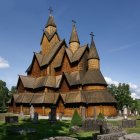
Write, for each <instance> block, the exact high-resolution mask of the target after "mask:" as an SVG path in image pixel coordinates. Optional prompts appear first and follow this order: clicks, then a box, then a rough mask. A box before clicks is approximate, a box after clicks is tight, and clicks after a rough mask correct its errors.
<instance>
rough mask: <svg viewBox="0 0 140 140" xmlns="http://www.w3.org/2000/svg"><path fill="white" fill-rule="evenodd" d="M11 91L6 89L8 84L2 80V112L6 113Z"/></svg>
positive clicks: (0, 83) (0, 94) (0, 92)
mask: <svg viewBox="0 0 140 140" xmlns="http://www.w3.org/2000/svg"><path fill="white" fill-rule="evenodd" d="M8 93H9V90H8V88H7V87H6V82H4V81H2V80H0V111H4V110H5V108H6V102H7V101H8Z"/></svg>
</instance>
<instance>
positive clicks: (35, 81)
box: [19, 75, 62, 89]
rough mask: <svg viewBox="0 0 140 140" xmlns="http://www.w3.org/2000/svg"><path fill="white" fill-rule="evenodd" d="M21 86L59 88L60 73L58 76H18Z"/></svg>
mask: <svg viewBox="0 0 140 140" xmlns="http://www.w3.org/2000/svg"><path fill="white" fill-rule="evenodd" d="M19 78H20V79H21V81H22V83H23V86H24V87H25V88H31V89H36V88H40V87H52V88H59V86H60V82H61V79H62V75H58V76H50V75H48V76H42V77H37V78H35V77H31V76H21V75H20V76H19Z"/></svg>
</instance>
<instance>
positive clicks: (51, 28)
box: [45, 7, 56, 34]
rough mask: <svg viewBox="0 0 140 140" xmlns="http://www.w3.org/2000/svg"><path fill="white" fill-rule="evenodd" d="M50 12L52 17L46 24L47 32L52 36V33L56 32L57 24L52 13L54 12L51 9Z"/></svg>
mask: <svg viewBox="0 0 140 140" xmlns="http://www.w3.org/2000/svg"><path fill="white" fill-rule="evenodd" d="M49 11H50V15H49V18H48V21H47V24H46V26H45V30H46V31H47V32H48V33H49V34H51V33H53V32H55V31H56V24H55V22H54V17H53V16H52V15H51V13H52V11H53V10H52V8H51V7H50V8H49Z"/></svg>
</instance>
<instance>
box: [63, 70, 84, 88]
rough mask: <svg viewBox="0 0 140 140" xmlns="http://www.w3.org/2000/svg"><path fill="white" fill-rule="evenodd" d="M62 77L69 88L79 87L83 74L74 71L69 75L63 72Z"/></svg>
mask: <svg viewBox="0 0 140 140" xmlns="http://www.w3.org/2000/svg"><path fill="white" fill-rule="evenodd" d="M64 75H65V77H66V79H67V81H68V83H69V85H70V86H74V85H81V84H82V79H83V77H84V72H83V71H74V72H71V73H68V72H65V73H64Z"/></svg>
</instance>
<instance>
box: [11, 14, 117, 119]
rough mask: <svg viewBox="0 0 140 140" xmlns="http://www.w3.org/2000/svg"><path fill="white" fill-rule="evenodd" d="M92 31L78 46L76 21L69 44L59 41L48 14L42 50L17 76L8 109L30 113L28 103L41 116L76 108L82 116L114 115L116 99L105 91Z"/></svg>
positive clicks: (64, 114)
mask: <svg viewBox="0 0 140 140" xmlns="http://www.w3.org/2000/svg"><path fill="white" fill-rule="evenodd" d="M93 36H94V35H93V33H91V44H90V45H89V46H88V44H86V45H82V46H81V45H80V40H79V38H78V33H77V31H76V27H75V23H74V24H73V27H72V32H71V36H70V39H69V45H67V43H66V41H65V39H63V40H61V38H60V37H59V35H58V32H57V26H56V24H55V22H54V17H53V16H52V15H51V14H50V15H49V18H48V21H47V24H46V26H45V29H44V31H43V35H42V39H41V42H40V46H41V51H40V52H38V53H34V55H33V59H32V62H31V64H30V66H29V67H28V69H27V70H26V72H27V76H23V75H19V79H18V82H17V93H16V94H14V95H13V98H12V100H11V103H10V104H9V111H10V112H14V113H20V112H21V111H23V113H24V114H29V112H30V107H31V105H32V106H33V107H34V109H35V111H36V112H38V113H39V114H40V115H48V114H49V112H50V111H51V109H52V107H55V109H56V113H57V114H60V113H62V114H63V116H72V115H73V112H74V110H75V109H77V111H78V112H79V114H80V115H81V116H82V117H93V116H94V115H95V113H96V115H98V114H99V113H100V112H101V113H103V114H104V115H105V116H116V114H117V110H116V100H115V99H114V97H113V96H112V95H111V94H110V93H109V92H108V90H107V83H106V81H105V79H104V77H103V75H102V73H101V71H100V58H99V55H98V52H97V50H96V46H95V43H94V40H93Z"/></svg>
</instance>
